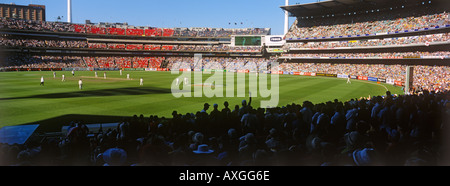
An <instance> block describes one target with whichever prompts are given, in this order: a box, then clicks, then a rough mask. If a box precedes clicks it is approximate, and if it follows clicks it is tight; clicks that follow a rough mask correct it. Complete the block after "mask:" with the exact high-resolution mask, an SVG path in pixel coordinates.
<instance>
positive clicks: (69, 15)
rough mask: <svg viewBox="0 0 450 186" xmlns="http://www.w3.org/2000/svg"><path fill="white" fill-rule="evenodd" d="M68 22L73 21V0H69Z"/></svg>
mask: <svg viewBox="0 0 450 186" xmlns="http://www.w3.org/2000/svg"><path fill="white" fill-rule="evenodd" d="M67 22H69V23H72V0H67Z"/></svg>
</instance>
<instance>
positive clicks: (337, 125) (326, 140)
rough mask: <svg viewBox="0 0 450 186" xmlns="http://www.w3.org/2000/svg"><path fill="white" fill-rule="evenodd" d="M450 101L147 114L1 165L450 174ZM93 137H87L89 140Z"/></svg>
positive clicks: (379, 100)
mask: <svg viewBox="0 0 450 186" xmlns="http://www.w3.org/2000/svg"><path fill="white" fill-rule="evenodd" d="M449 96H450V95H449V92H439V93H428V92H424V94H421V95H402V96H395V95H391V94H390V92H386V95H385V96H376V97H372V98H371V99H360V100H353V99H352V100H350V101H346V102H341V101H339V100H334V101H329V102H326V103H318V104H313V103H311V102H309V101H305V102H303V103H302V104H301V105H300V104H294V103H293V104H289V105H286V106H283V107H277V108H268V109H263V108H252V107H251V99H250V100H249V102H248V103H247V102H246V101H245V100H243V101H242V104H241V105H235V106H234V107H232V108H229V105H228V103H227V102H225V103H224V106H223V107H221V109H220V110H219V105H218V104H214V105H213V106H212V108H210V105H209V104H208V103H205V105H204V108H203V110H201V111H198V112H196V113H195V114H194V113H186V114H180V113H177V112H176V111H174V112H173V113H172V115H173V118H170V119H166V118H160V117H158V116H154V115H152V116H150V117H149V118H147V117H144V116H143V115H140V116H139V117H138V116H137V115H135V116H133V117H132V118H131V119H124V120H123V121H122V122H120V123H119V124H118V126H117V128H114V129H101V130H99V131H89V129H88V128H87V127H86V125H84V124H83V122H81V121H75V122H73V123H71V125H70V128H69V129H68V133H67V136H64V137H58V138H44V139H43V140H42V141H41V142H40V143H39V144H37V145H34V146H25V145H17V144H16V145H8V144H0V157H1V160H0V164H1V165H6V166H9V165H16V166H20V165H26V166H47V165H57V166H58V165H68V166H78V165H87V166H107V165H109V166H185V165H188V166H210V165H218V166H391V165H393V166H440V165H448V158H446V157H448V154H446V153H447V152H448V147H449V146H450V145H449V143H448V142H449V139H450V138H449V137H447V135H446V134H448V132H449V130H448V127H449V126H448V125H449V123H450V117H449V116H450V102H449V100H450V99H449ZM88 134H90V135H88Z"/></svg>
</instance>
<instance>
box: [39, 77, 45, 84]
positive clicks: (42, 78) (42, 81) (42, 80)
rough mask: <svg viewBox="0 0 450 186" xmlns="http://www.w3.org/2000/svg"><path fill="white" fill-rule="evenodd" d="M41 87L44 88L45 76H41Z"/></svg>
mask: <svg viewBox="0 0 450 186" xmlns="http://www.w3.org/2000/svg"><path fill="white" fill-rule="evenodd" d="M39 85H42V86H44V76H41V84H39Z"/></svg>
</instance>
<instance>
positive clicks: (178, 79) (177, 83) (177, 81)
mask: <svg viewBox="0 0 450 186" xmlns="http://www.w3.org/2000/svg"><path fill="white" fill-rule="evenodd" d="M179 81H180V80H179V79H178V78H177V83H176V85H177V86H178V85H179Z"/></svg>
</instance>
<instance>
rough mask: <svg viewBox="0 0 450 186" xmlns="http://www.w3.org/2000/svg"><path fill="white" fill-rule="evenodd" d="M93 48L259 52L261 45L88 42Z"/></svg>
mask: <svg viewBox="0 0 450 186" xmlns="http://www.w3.org/2000/svg"><path fill="white" fill-rule="evenodd" d="M88 47H89V48H93V49H121V50H163V51H189V52H202V51H207V52H261V46H234V47H232V46H230V45H224V44H220V45H156V44H151V45H149V44H145V45H144V44H120V43H119V44H118V43H89V44H88Z"/></svg>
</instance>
